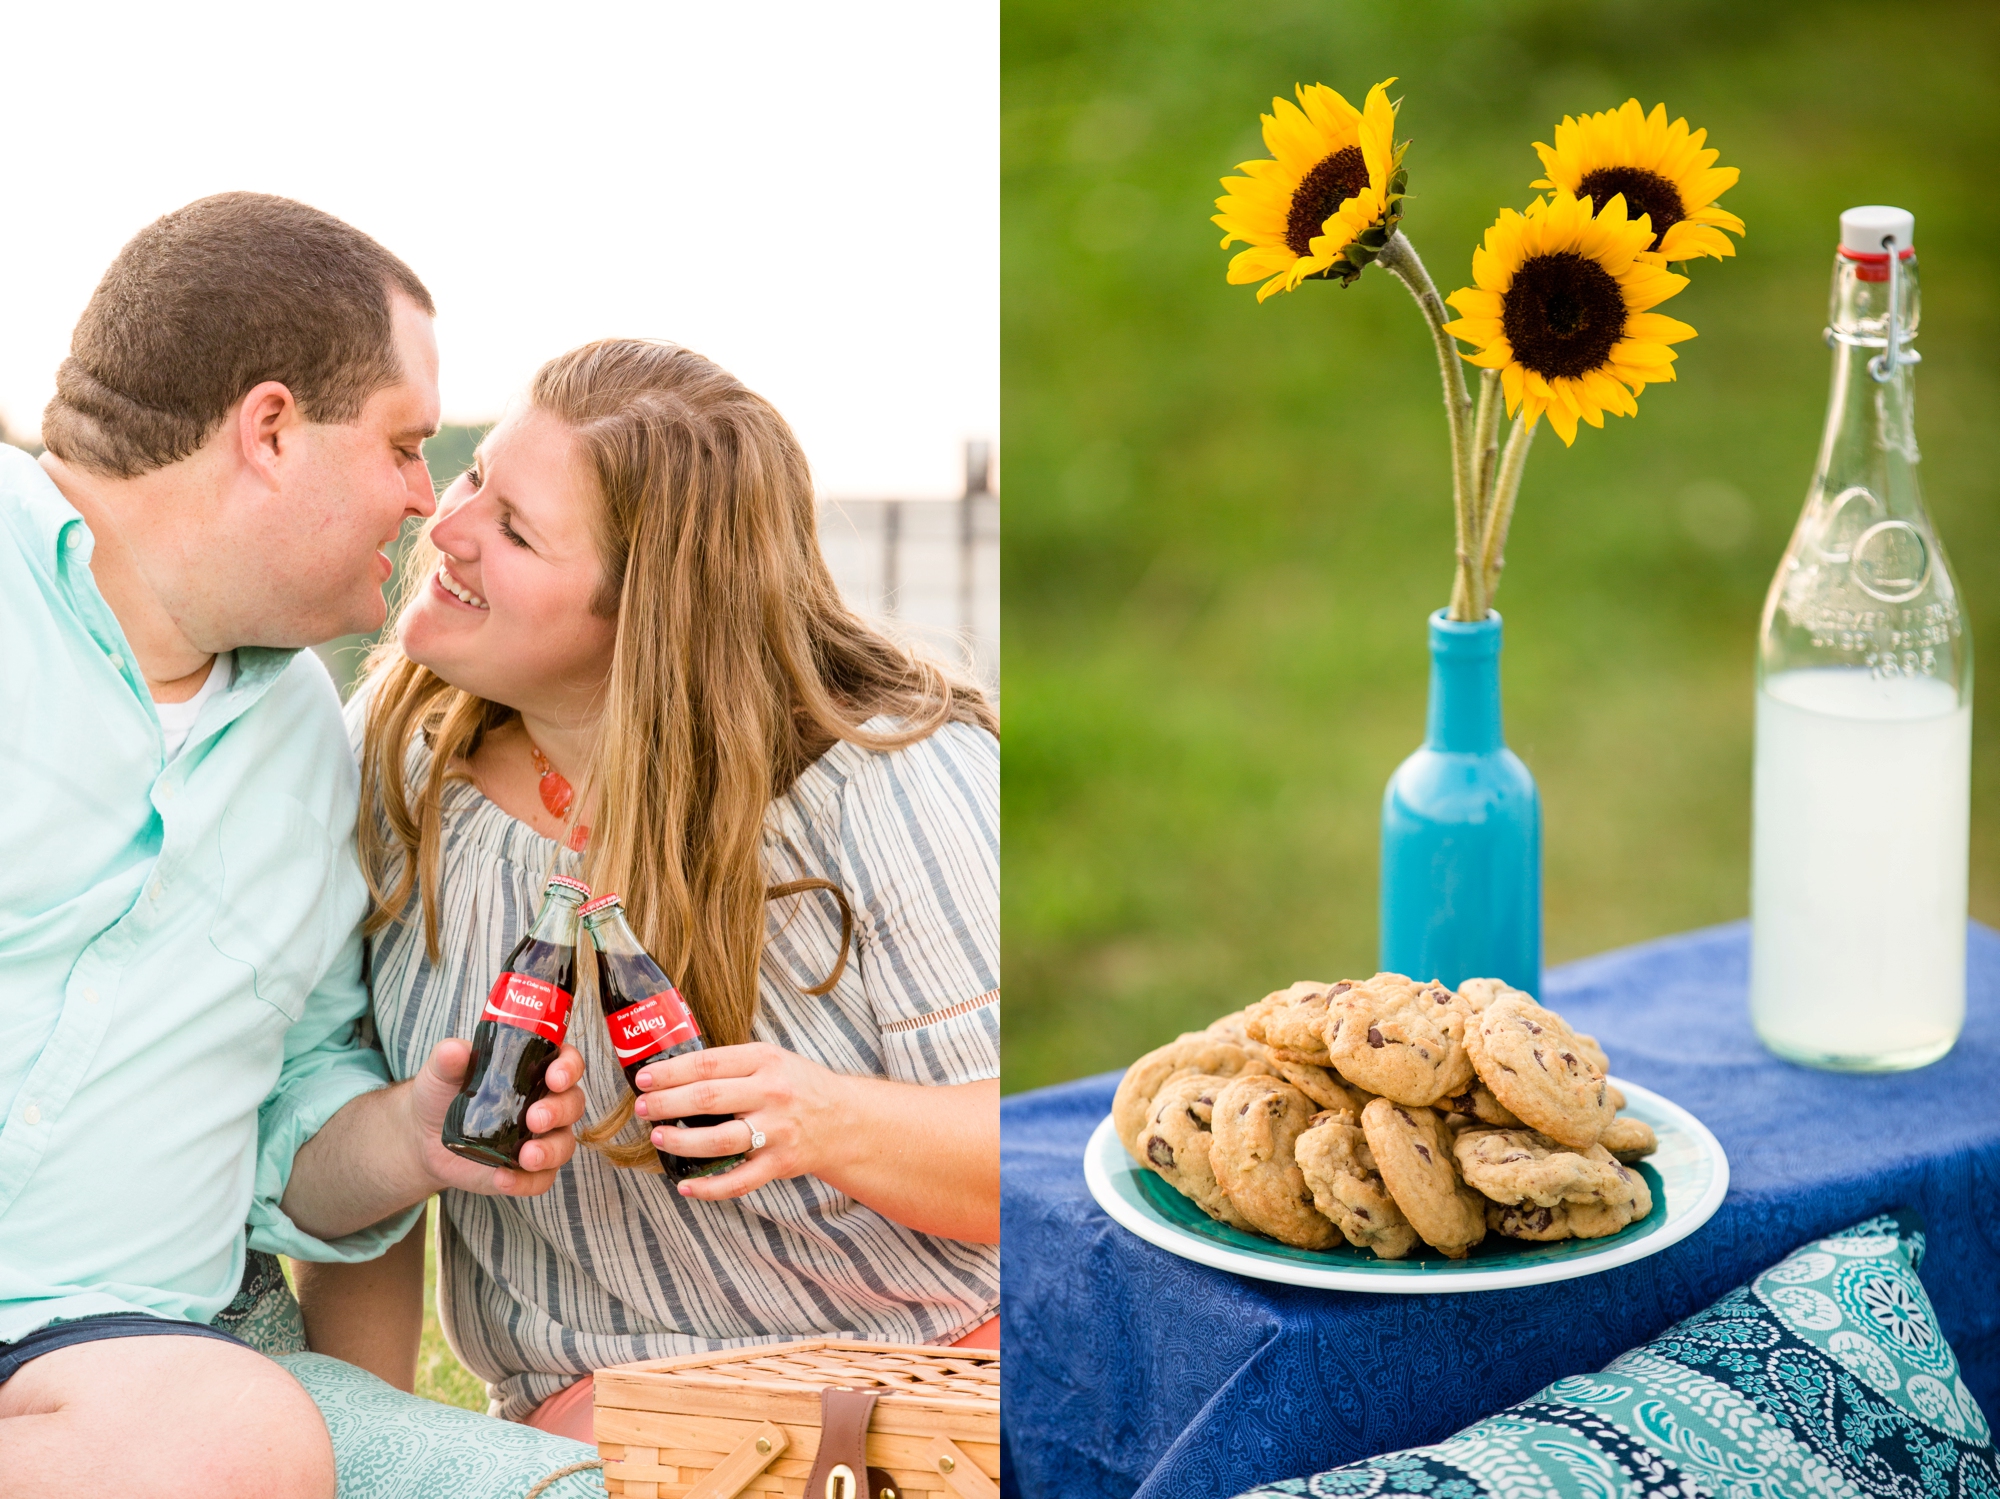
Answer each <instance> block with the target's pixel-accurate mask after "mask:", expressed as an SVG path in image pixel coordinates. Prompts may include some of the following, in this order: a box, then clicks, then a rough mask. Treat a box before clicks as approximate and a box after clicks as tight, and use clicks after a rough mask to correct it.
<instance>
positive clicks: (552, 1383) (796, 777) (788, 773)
mask: <svg viewBox="0 0 2000 1499" xmlns="http://www.w3.org/2000/svg"><path fill="white" fill-rule="evenodd" d="M411 576H412V579H413V582H412V586H411V589H410V592H409V594H408V597H407V599H406V602H405V604H404V607H403V609H402V611H401V613H400V615H399V618H398V622H397V628H396V637H395V640H394V641H393V643H389V644H385V645H384V646H383V647H382V648H381V649H380V650H379V651H378V652H377V653H376V655H375V657H374V658H373V659H372V660H371V661H370V663H369V668H368V673H367V677H366V680H365V682H364V685H363V687H362V688H361V690H360V691H359V692H358V693H357V694H356V698H355V700H354V702H353V703H352V704H351V705H350V721H351V723H352V724H353V725H354V727H355V728H356V730H357V731H358V732H359V734H360V738H361V751H362V780H363V789H362V797H363V807H364V809H365V810H364V815H363V817H362V825H361V847H362V857H363V865H364V867H365V868H366V869H367V870H368V872H369V875H370V879H371V881H372V883H373V888H374V890H375V893H376V897H377V911H376V915H375V917H374V918H373V920H372V922H371V925H372V927H373V930H374V935H373V938H372V942H371V960H372V975H373V986H374V996H375V1017H376V1026H377V1030H378V1033H379V1035H380V1037H381V1042H382V1045H383V1048H384V1050H385V1052H386V1053H387V1055H388V1059H389V1065H390V1068H391V1070H392V1071H394V1072H395V1073H396V1075H397V1076H399V1077H400V1076H403V1075H405V1073H406V1072H407V1071H408V1070H409V1069H411V1068H413V1067H415V1066H418V1065H420V1064H421V1061H422V1059H423V1058H424V1057H425V1056H427V1055H428V1054H429V1051H430V1048H431V1047H432V1045H434V1044H435V1042H436V1041H437V1040H438V1039H439V1038H441V1037H444V1036H452V1035H456V1036H466V1035H470V1034H471V1031H472V1027H473V1025H474V1024H475V1022H476V1021H477V1019H478V1016H479V1013H480V1010H481V1008H482V1005H483V1002H484V1000H485V997H486V991H487V988H488V987H489V986H490V985H491V983H492V981H493V978H494V977H495V975H496V974H497V973H498V972H499V971H500V968H501V965H502V962H503V960H504V959H505V957H506V954H507V952H508V950H509V949H510V948H511V946H512V944H513V943H514V942H515V940H516V939H517V938H518V936H519V935H520V933H521V932H522V931H523V930H524V929H525V923H526V922H527V920H528V919H529V918H530V917H531V916H532V914H533V909H534V906H535V904H536V901H537V899H538V897H539V894H540V891H541V889H542V885H543V882H544V880H545V879H546V877H547V876H548V875H549V874H551V873H568V874H573V875H576V876H578V877H580V878H582V879H585V880H587V881H588V882H589V883H590V884H591V885H592V886H593V887H594V888H595V889H596V890H598V891H599V892H604V891H616V892H618V893H619V894H620V895H622V896H623V897H624V901H625V904H626V907H627V910H628V913H629V915H630V918H631V921H632V924H633V928H634V930H635V931H636V932H637V934H638V936H639V939H640V941H641V942H642V943H643V944H644V945H645V947H646V948H647V950H648V951H649V952H650V953H652V954H653V956H654V957H655V958H656V959H657V960H658V961H659V963H660V965H661V966H662V967H663V968H665V969H666V970H667V972H668V973H669V974H671V975H673V976H674V978H675V979H676V980H677V982H678V984H679V986H680V988H681V990H682V992H683V993H684V994H685V995H686V996H687V999H688V1001H689V1003H690V1004H691V1006H692V1008H693V1009H694V1011H695V1014H696V1016H697V1018H698V1020H699V1022H700V1024H701V1028H702V1032H703V1035H704V1037H705V1039H706V1040H707V1042H708V1046H709V1049H708V1050H706V1051H703V1052H701V1053H699V1054H698V1055H695V1056H691V1057H682V1058H675V1059H672V1060H669V1061H665V1062H657V1063H655V1064H653V1065H652V1066H651V1067H650V1068H649V1069H648V1070H647V1075H644V1076H643V1077H642V1079H641V1085H642V1087H643V1088H644V1089H645V1090H646V1091H645V1092H644V1094H643V1095H642V1096H641V1098H640V1099H639V1100H638V1104H637V1109H636V1112H637V1114H638V1115H639V1116H640V1118H639V1120H638V1122H637V1123H635V1122H634V1112H635V1111H634V1107H633V1103H632V1100H631V1095H630V1094H629V1093H627V1091H626V1089H625V1085H624V1079H623V1078H622V1077H621V1075H620V1073H619V1069H618V1066H617V1064H616V1062H615V1061H614V1059H613V1056H612V1052H611V1050H610V1046H609V1043H608V1040H607V1037H606V1035H605V1032H604V1027H603V1025H602V1023H601V1022H600V1021H599V1020H598V1017H597V1013H596V1007H595V1005H594V1004H593V1003H592V1002H591V1000H590V998H589V996H588V995H585V996H580V997H579V1001H578V1004H577V1006H576V1008H575V1009H574V1010H573V1011H572V1019H571V1028H570V1037H571V1040H572V1042H573V1043H574V1044H575V1045H576V1046H578V1047H579V1049H580V1050H581V1051H582V1053H583V1056H584V1059H585V1067H586V1075H585V1087H586V1089H587V1091H588V1094H589V1097H590V1100H591V1115H590V1117H591V1118H592V1119H595V1120H597V1121H599V1122H598V1124H597V1125H596V1126H594V1127H592V1128H590V1129H587V1130H585V1131H584V1132H583V1134H584V1139H585V1140H586V1142H587V1143H591V1144H593V1145H594V1146H595V1147H596V1149H595V1150H590V1151H579V1152H578V1153H577V1157H576V1159H575V1160H574V1161H573V1162H572V1163H571V1166H570V1167H569V1168H568V1169H567V1170H566V1171H565V1172H564V1174H563V1176H562V1178H561V1179H560V1180H559V1181H558V1183H557V1185H556V1187H555V1188H554V1189H553V1190H552V1191H550V1192H549V1193H548V1194H546V1195H545V1196H543V1197H540V1198H533V1199H529V1198H513V1197H499V1198H475V1197H473V1196H471V1195H470V1194H464V1193H451V1194H447V1196H446V1197H445V1199H444V1204H443V1206H444V1211H443V1214H442V1218H441V1222H442V1225H443V1227H442V1235H441V1244H440V1286H439V1310H440V1313H441V1315H442V1318H443V1322H444V1327H445V1331H446V1335H447V1337H448V1338H449V1339H450V1341H451V1344H452V1346H453V1348H454V1349H455V1350H456V1351H457V1353H458V1355H459V1357H460V1358H461V1359H462V1360H463V1361H464V1362H465V1363H466V1364H467V1365H468V1366H469V1367H470V1368H471V1369H472V1370H473V1371H474V1372H475V1373H477V1374H479V1375H480V1376H482V1377H483V1378H485V1379H486V1380H487V1381H488V1382H489V1383H490V1384H491V1385H492V1386H493V1387H494V1388H495V1392H496V1395H497V1399H498V1403H499V1410H500V1413H501V1414H503V1415H505V1416H508V1417H511V1418H513V1419H516V1420H530V1421H532V1422H533V1424H536V1425H539V1426H542V1427H543V1428H544V1429H548V1430H556V1431H561V1432H563V1433H564V1434H575V1435H579V1436H580V1437H581V1438H582V1439H583V1440H586V1441H587V1440H589V1439H590V1406H589V1390H590V1382H589V1375H590V1373H591V1371H592V1370H594V1369H597V1368H601V1367H604V1366H606V1365H609V1364H616V1363H625V1362H629V1361H631V1360H634V1359H642V1358H658V1357H667V1356H671V1355H675V1354H684V1353H690V1352H698V1351H702V1350H705V1349H711V1348H717V1347H723V1346H730V1345H739V1344H745V1343H761V1342H773V1341H781V1340H785V1339H792V1338H800V1337H811V1336H820V1335H834V1336H842V1337H860V1338H869V1339H878V1340H884V1341H897V1342H931V1343H950V1342H954V1341H958V1340H961V1339H965V1338H967V1335H968V1334H976V1335H977V1334H979V1333H981V1332H982V1330H983V1336H980V1337H979V1341H982V1342H984V1344H985V1345H986V1346H997V1337H996V1336H995V1327H994V1325H993V1319H994V1314H995V1311H996V1308H997V1306H998V1302H999V1262H998V1250H997V1248H996V1247H995V1246H996V1245H997V1242H998V1239H999V1125H998V1104H999V1091H998V1083H997V1081H996V1080H995V1079H996V1078H997V1073H998V1041H999V988H998V985H999V976H998V975H999V952H998V935H999V914H998V874H999V868H998V865H999V819H998V772H999V749H998V743H997V740H996V738H995V733H996V731H997V727H998V725H997V720H996V718H995V716H994V713H993V710H992V708H991V707H990V705H989V704H988V703H987V701H986V700H985V698H984V697H983V696H982V695H981V694H980V692H979V691H978V689H977V688H975V687H973V686H972V685H970V684H969V683H967V682H965V681H962V680H960V679H958V678H956V677H954V676H952V675H950V674H948V673H946V672H945V671H943V670H942V669H940V668H939V667H937V666H935V665H933V664H931V663H929V662H926V661H924V660H922V659H920V658H918V657H916V656H914V655H912V654H911V653H910V652H909V651H907V650H906V649H904V648H903V647H901V646H899V645H897V644H895V643H894V642H892V641H890V640H889V639H887V638H886V637H885V636H883V635H881V634H879V633H878V632H876V631H875V630H873V629H871V628H870V627H869V626H868V625H866V624H865V623H863V622H862V621H861V620H859V619H857V618H856V617H855V616H854V615H853V614H852V613H851V612H849V611H848V609H847V608H846V607H845V606H844V605H843V604H842V602H841V601H840V598H839V595H838V593H837V592H836V590H835V588H834V585H833V581H832V579H831V577H830V576H829V575H828V573H827V570H826V566H825V563H824V561H823V559H822V558H821V555H820V552H819V545H818V540H817V533H816V529H815V518H814V504H813V496H812V488H811V482H810V476H809V474H808V471H807V467H806V461H805V457H804V455H803V453H802V452H801V451H800V449H799V446H798V444H797V442H796V440H795V439H794V438H793V436H792V433H791V430H790V429H789V428H788V427H787V426H786V424H785V422H784V420H783V419H782V418H781V417H780V416H779V415H778V414H777V412H776V411H774V410H773V409H772V408H771V407H770V406H769V405H768V404H767V403H765V402H764V401H763V400H762V399H761V398H760V397H758V396H756V395H755V394H753V393H752V392H750V391H749V390H747V389H746V388H745V387H744V386H743V385H741V384H740V383H739V382H737V381H736V380H735V379H734V378H732V377H731V376H730V375H728V374H727V373H725V372H724V371H723V370H721V369H719V368H718V367H717V366H715V365H714V364H712V363H710V362H709V361H708V360H706V359H703V358H702V357H701V356H699V355H697V354H693V353H690V352H688V351H687V350H685V349H679V348H675V347H672V346H669V345H664V344H656V343H647V342H640V341H635V340H607V341H604V342H600V343H595V344H591V345H588V346H586V347H584V348H581V349H578V350H576V351H574V352H572V353H570V354H567V355H564V356H563V357H561V358H559V359H556V360H554V361H552V362H550V363H549V364H548V365H546V366H544V367H543V368H542V370H541V371H540V372H539V373H538V374H537V376H536V378H535V381H534V384H533V386H532V388H531V390H530V392H529V394H528V396H527V398H526V400H525V402H523V403H522V404H520V405H519V406H517V407H516V408H515V409H514V410H512V411H511V412H510V414H509V415H508V416H507V417H506V419H505V420H503V421H502V422H501V423H500V425H499V426H497V427H496V428H495V429H494V430H493V431H492V432H491V433H490V434H489V435H488V436H487V438H486V440H485V442H484V443H483V444H482V445H481V448H480V451H479V456H478V458H477V460H476V461H475V463H474V466H473V467H472V469H471V470H470V471H468V472H467V473H466V474H465V475H464V476H462V477H461V478H460V479H458V480H457V481H456V482H455V483H454V484H453V485H452V486H451V487H450V488H449V489H448V490H447V491H446V492H445V494H444V496H443V498H442V500H441V501H440V504H439V508H438V514H437V517H436V519H435V520H434V521H433V522H432V523H431V526H430V528H429V531H428V533H427V536H426V538H425V541H424V543H423V544H422V546H421V548H420V552H419V556H418V559H417V560H416V562H415V564H414V565H413V567H412V569H411ZM366 809H372V815H370V812H369V811H368V810H366ZM698 1114H711V1115H712V1114H725V1115H732V1116H734V1117H733V1118H732V1119H731V1120H729V1121H728V1122H726V1123H723V1124H718V1125H714V1126H711V1127H708V1128H703V1129H683V1128H679V1127H677V1126H675V1125H673V1124H671V1123H669V1122H665V1121H672V1120H676V1119H680V1118H683V1117H686V1116H691V1115H698ZM648 1130H650V1136H649V1135H648V1133H647V1131H648ZM655 1146H657V1147H658V1148H659V1149H661V1150H665V1151H667V1152H669V1153H671V1154H675V1155H681V1156H706V1157H715V1156H726V1155H734V1154H738V1153H741V1152H744V1151H748V1152H749V1156H748V1159H747V1160H746V1161H744V1162H743V1163H742V1164H740V1165H738V1166H736V1167H734V1168H733V1169H731V1170H729V1171H727V1172H724V1173H722V1174H719V1175H716V1176H713V1177H707V1178H697V1179H693V1180H689V1181H686V1182H683V1183H681V1184H680V1185H679V1188H678V1190H676V1189H675V1188H674V1187H673V1186H672V1185H671V1184H670V1183H669V1182H668V1180H667V1179H666V1178H665V1177H664V1176H662V1175H660V1174H659V1173H658V1165H657V1157H656V1155H655V1151H654V1147H655ZM753 1146H754V1148H753ZM649 1166H650V1167H651V1168H652V1170H651V1171H650V1172H649V1171H648V1170H647V1169H646V1168H647V1167H649ZM397 1266H400V1267H403V1268H402V1269H400V1270H398V1269H396V1268H395V1267H397ZM416 1266H420V1255H418V1254H414V1253H411V1252H410V1251H409V1249H408V1248H407V1246H406V1247H405V1249H404V1250H403V1251H401V1252H399V1253H397V1254H395V1255H394V1256H393V1257H392V1260H391V1262H390V1265H389V1266H386V1267H385V1266H377V1267H376V1268H375V1269H374V1270H373V1271H372V1272H370V1271H367V1270H362V1271H358V1272H356V1273H357V1274H360V1275H363V1276H368V1275H371V1274H372V1276H373V1277H374V1278H375V1281H376V1283H377V1285H378V1286H379V1285H380V1284H381V1282H382V1281H383V1279H384V1277H387V1279H388V1280H390V1281H394V1280H395V1279H396V1277H397V1276H398V1275H401V1276H403V1277H404V1279H405V1281H407V1276H408V1274H410V1273H412V1272H411V1270H410V1268H409V1267H416ZM333 1273H334V1274H335V1275H340V1274H343V1273H346V1272H343V1271H334V1272H333ZM321 1274H323V1273H320V1272H316V1281H317V1285H316V1287H315V1292H316V1299H317V1301H318V1303H319V1306H320V1308H321V1311H320V1315H319V1316H318V1317H317V1318H315V1319H314V1320H315V1321H316V1322H317V1323H318V1324H319V1325H318V1326H317V1327H316V1328H315V1338H316V1343H318V1345H319V1346H325V1342H324V1340H323V1338H322V1332H323V1330H324V1329H325V1328H326V1325H327V1323H328V1320H329V1319H328V1314H327V1313H326V1311H325V1310H324V1308H326V1307H328V1306H331V1305H337V1304H338V1298H337V1297H333V1298H329V1296H328V1294H327V1293H326V1291H325V1289H324V1288H325V1286H326V1285H327V1284H328V1282H326V1281H325V1280H324V1279H321V1278H320V1275H321ZM371 1294H373V1293H371ZM382 1294H383V1295H384V1296H386V1297H387V1298H388V1299H389V1300H392V1301H396V1302H398V1303H399V1304H401V1305H403V1306H405V1307H407V1306H408V1305H409V1303H410V1296H409V1292H408V1287H407V1284H403V1285H402V1287H401V1288H400V1289H398V1288H397V1287H396V1286H394V1285H391V1286H390V1287H389V1288H388V1289H387V1290H386V1291H384V1292H382ZM314 1300H315V1297H309V1298H308V1305H307V1310H308V1314H309V1317H311V1316H312V1314H313V1313H314V1311H315V1305H314ZM377 1304H378V1305H379V1304H383V1303H381V1302H379V1301H378V1302H377ZM350 1331H353V1332H357V1333H359V1331H360V1330H359V1329H350ZM335 1335H336V1336H337V1335H338V1333H337V1329H336V1330H335Z"/></svg>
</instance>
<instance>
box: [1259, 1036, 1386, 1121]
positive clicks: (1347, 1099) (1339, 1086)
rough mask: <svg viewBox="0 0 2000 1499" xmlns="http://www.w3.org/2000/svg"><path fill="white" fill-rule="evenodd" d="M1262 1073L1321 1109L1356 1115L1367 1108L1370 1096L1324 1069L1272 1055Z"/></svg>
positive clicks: (1308, 1063)
mask: <svg viewBox="0 0 2000 1499" xmlns="http://www.w3.org/2000/svg"><path fill="white" fill-rule="evenodd" d="M1252 1044H1253V1045H1254V1044H1255V1043H1254V1042H1253V1043H1252ZM1264 1070H1265V1071H1267V1072H1269V1073H1271V1074H1272V1076H1274V1077H1281V1078H1283V1079H1284V1080H1285V1081H1286V1082H1288V1083H1290V1084H1291V1085H1292V1086H1293V1087H1294V1088H1297V1089H1298V1090H1299V1091H1300V1092H1301V1093H1303V1094H1305V1096H1306V1097H1308V1098H1310V1099H1311V1100H1312V1101H1313V1102H1314V1103H1315V1104H1317V1105H1319V1107H1321V1108H1322V1109H1346V1110H1347V1111H1348V1112H1349V1113H1352V1114H1354V1115H1357V1116H1358V1115H1359V1114H1360V1113H1361V1111H1362V1110H1363V1109H1364V1108H1366V1107H1367V1106H1368V1100H1369V1098H1370V1097H1371V1096H1372V1095H1370V1094H1367V1093H1363V1092H1362V1091H1361V1090H1360V1089H1359V1088H1350V1087H1348V1086H1347V1085H1346V1084H1345V1083H1343V1082H1342V1081H1341V1080H1340V1078H1339V1077H1338V1076H1336V1075H1335V1074H1334V1073H1332V1072H1329V1071H1328V1070H1327V1069H1326V1068H1324V1067H1315V1066H1313V1065H1312V1064H1311V1063H1310V1062H1289V1061H1286V1060H1285V1059H1284V1058H1283V1057H1279V1056H1273V1057H1272V1058H1271V1060H1270V1062H1269V1063H1268V1064H1267V1065H1266V1067H1265V1069H1264Z"/></svg>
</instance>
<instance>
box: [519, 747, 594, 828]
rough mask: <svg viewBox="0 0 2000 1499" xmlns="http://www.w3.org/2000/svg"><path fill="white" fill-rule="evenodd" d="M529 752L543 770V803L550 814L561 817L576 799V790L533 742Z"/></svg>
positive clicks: (537, 768)
mask: <svg viewBox="0 0 2000 1499" xmlns="http://www.w3.org/2000/svg"><path fill="white" fill-rule="evenodd" d="M528 754H529V756H530V758H532V759H533V760H534V762H535V769H536V770H538V771H540V772H541V776H542V780H541V792H542V805H543V806H544V807H547V808H548V809H549V816H551V817H561V816H562V815H563V814H564V813H565V812H567V811H569V804H570V803H571V802H572V801H574V800H576V792H575V791H574V790H572V789H571V787H570V784H569V782H568V781H566V780H564V779H563V777H562V772H560V771H559V770H557V769H556V768H555V767H554V766H553V765H551V764H549V757H548V756H547V755H545V754H543V753H542V752H541V751H540V750H539V749H537V748H536V747H535V746H534V744H533V743H532V742H531V743H530V744H529V745H528ZM586 833H587V830H586Z"/></svg>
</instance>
